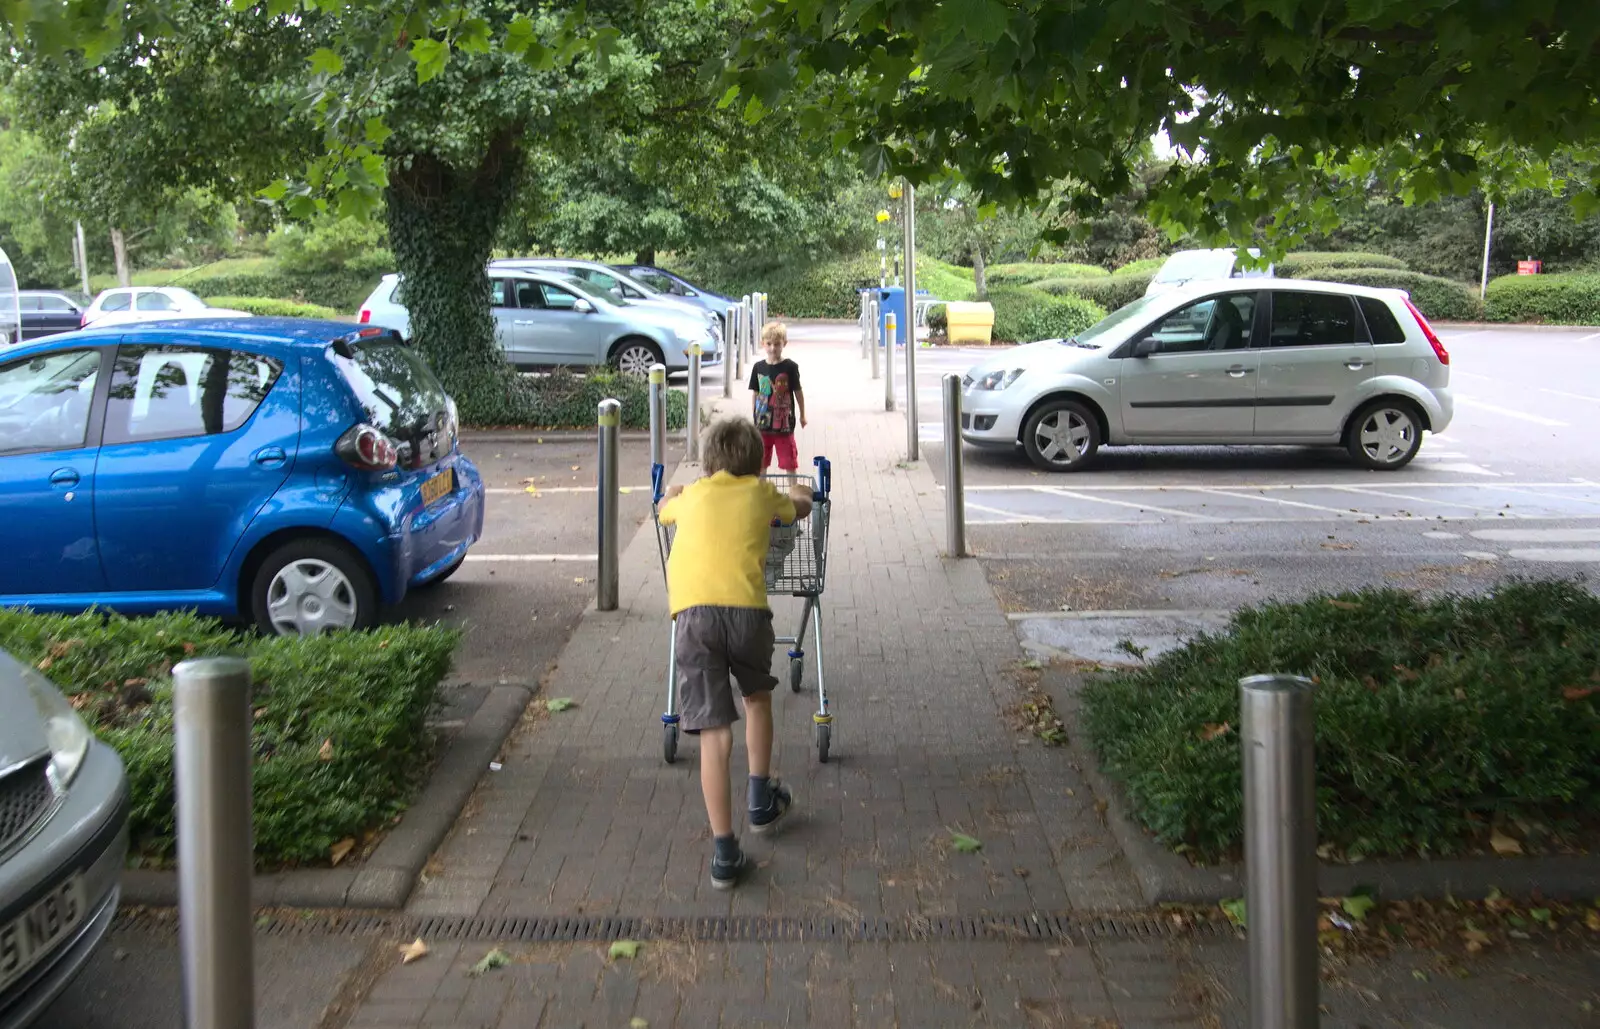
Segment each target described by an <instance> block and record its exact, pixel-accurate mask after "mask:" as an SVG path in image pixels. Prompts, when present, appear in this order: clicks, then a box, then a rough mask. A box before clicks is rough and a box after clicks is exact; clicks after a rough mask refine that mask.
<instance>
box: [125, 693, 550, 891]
mask: <svg viewBox="0 0 1600 1029" xmlns="http://www.w3.org/2000/svg"><path fill="white" fill-rule="evenodd" d="M535 692H536V689H535V688H534V687H532V686H526V685H499V686H494V687H492V688H491V689H490V690H489V692H488V694H486V695H485V697H484V699H483V702H482V703H481V704H479V705H478V709H477V711H475V712H474V713H473V715H472V717H471V718H469V719H468V720H467V724H466V726H465V728H463V729H462V730H461V732H460V733H458V734H457V735H456V736H454V737H453V738H452V739H451V740H450V742H449V744H448V745H447V746H446V747H445V750H444V752H443V753H442V754H441V755H440V757H439V763H438V765H437V766H435V768H434V770H433V774H432V775H430V776H429V777H428V784H427V786H425V787H424V788H423V790H422V793H421V794H420V795H419V796H418V797H417V799H416V802H415V803H413V804H412V805H411V806H410V807H408V808H407V809H406V811H405V814H404V816H402V818H401V819H400V824H399V825H397V826H395V827H394V829H393V830H391V831H390V833H389V835H387V836H386V837H384V839H383V842H382V843H380V844H378V848H377V850H376V851H374V852H373V854H372V856H371V857H369V858H367V859H366V860H365V861H362V862H360V863H359V864H355V863H352V864H351V865H349V866H347V867H344V868H303V869H291V870H289V871H284V872H268V873H264V874H259V875H256V876H255V877H254V879H253V881H252V883H251V888H250V894H251V903H252V904H254V905H255V906H256V907H298V908H385V909H394V908H403V907H405V904H406V901H407V900H408V899H410V897H411V891H412V890H413V889H415V888H416V885H417V879H418V878H419V877H420V876H421V874H422V869H423V866H424V865H426V864H427V863H428V859H429V858H430V857H432V856H433V852H434V850H436V849H437V848H438V846H439V844H440V843H442V842H443V841H444V838H445V836H447V835H448V834H449V832H450V829H451V827H452V826H454V825H455V823H456V819H457V818H458V817H459V816H460V814H461V811H462V809H463V808H465V807H466V804H467V799H468V798H469V797H470V796H472V791H473V790H474V789H476V788H477V785H478V779H479V777H481V776H482V775H483V771H484V769H485V768H487V767H488V765H489V762H490V761H492V760H493V759H494V756H495V754H496V753H498V752H499V750H500V747H501V745H502V744H504V743H505V741H506V737H507V736H509V735H511V730H512V729H513V728H515V727H516V724H517V722H518V721H519V720H520V719H521V718H522V713H523V711H524V709H526V708H527V706H528V702H529V701H530V700H531V699H532V698H533V695H534V693H535ZM178 874H179V873H177V872H175V871H153V870H148V869H124V870H123V872H122V903H123V904H124V905H150V906H155V907H176V906H177V904H178Z"/></svg>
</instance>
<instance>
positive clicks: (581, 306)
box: [572, 297, 594, 314]
mask: <svg viewBox="0 0 1600 1029" xmlns="http://www.w3.org/2000/svg"><path fill="white" fill-rule="evenodd" d="M572 309H573V310H574V311H576V312H578V313H579V314H593V313H594V305H593V304H591V303H589V301H587V300H585V299H583V298H582V297H579V298H578V299H577V300H576V301H574V302H573V304H572Z"/></svg>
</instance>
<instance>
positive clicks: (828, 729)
mask: <svg viewBox="0 0 1600 1029" xmlns="http://www.w3.org/2000/svg"><path fill="white" fill-rule="evenodd" d="M832 744H833V726H831V725H829V724H828V723H826V722H822V723H819V724H818V725H817V760H818V761H821V762H822V763H823V764H827V763H828V749H829V747H831V746H832Z"/></svg>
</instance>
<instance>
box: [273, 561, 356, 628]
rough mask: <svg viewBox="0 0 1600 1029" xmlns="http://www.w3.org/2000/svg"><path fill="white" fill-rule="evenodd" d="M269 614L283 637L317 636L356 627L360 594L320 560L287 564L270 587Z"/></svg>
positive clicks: (274, 577)
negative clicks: (357, 602)
mask: <svg viewBox="0 0 1600 1029" xmlns="http://www.w3.org/2000/svg"><path fill="white" fill-rule="evenodd" d="M267 615H268V617H269V618H270V619H271V621H272V627H273V628H274V629H276V630H277V632H278V634H279V635H280V636H316V635H319V634H321V633H324V632H327V631H329V630H332V629H349V628H352V627H353V626H354V625H355V624H356V615H357V611H356V591H355V587H354V586H353V585H351V583H350V580H349V579H348V578H346V577H345V574H344V573H343V572H341V571H340V570H339V569H337V568H335V567H334V566H333V565H331V564H329V563H328V562H326V561H323V560H321V559H319V558H314V557H308V558H302V559H301V560H298V561H291V562H289V563H288V564H286V565H284V566H283V568H282V569H281V570H280V571H279V572H278V574H277V575H274V576H273V577H272V583H271V585H269V586H268V587H267Z"/></svg>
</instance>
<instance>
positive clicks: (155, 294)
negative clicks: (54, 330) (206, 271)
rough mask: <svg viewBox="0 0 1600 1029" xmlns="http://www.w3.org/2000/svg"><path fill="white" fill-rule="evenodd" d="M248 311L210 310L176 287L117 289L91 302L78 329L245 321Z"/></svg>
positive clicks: (195, 297) (248, 315)
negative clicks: (199, 320) (175, 321)
mask: <svg viewBox="0 0 1600 1029" xmlns="http://www.w3.org/2000/svg"><path fill="white" fill-rule="evenodd" d="M249 317H250V312H249V311H235V310H233V309H232V308H230V307H212V306H210V305H209V304H207V303H206V302H205V301H204V300H201V299H200V298H199V297H197V296H195V295H194V294H193V293H191V292H189V291H188V290H186V289H183V288H181V287H178V286H119V287H117V288H116V289H108V290H104V291H103V292H101V294H100V295H99V296H97V297H95V298H94V303H92V304H90V305H89V309H88V310H87V311H85V312H83V325H82V328H85V329H87V328H88V327H89V326H91V325H119V324H121V323H123V322H158V321H169V320H171V319H174V318H249Z"/></svg>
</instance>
